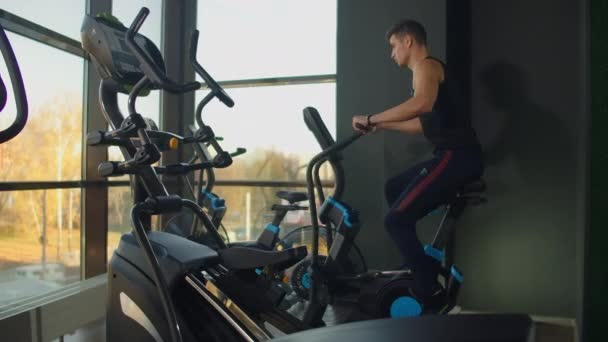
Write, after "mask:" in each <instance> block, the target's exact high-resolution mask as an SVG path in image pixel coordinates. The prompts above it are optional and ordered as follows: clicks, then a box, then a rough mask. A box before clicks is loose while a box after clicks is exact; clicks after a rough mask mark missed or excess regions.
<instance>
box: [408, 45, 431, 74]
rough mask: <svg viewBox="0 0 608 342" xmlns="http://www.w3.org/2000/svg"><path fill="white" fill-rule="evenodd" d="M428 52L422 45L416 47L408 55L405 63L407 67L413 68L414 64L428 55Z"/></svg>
mask: <svg viewBox="0 0 608 342" xmlns="http://www.w3.org/2000/svg"><path fill="white" fill-rule="evenodd" d="M428 55H429V53H428V51H427V49H426V47H422V48H420V49H416V50H414V51H412V55H411V56H410V60H409V62H408V63H407V67H408V69H410V70H412V71H413V70H414V68H415V67H416V65H418V63H419V62H420V61H421V60H423V59H425V58H426V57H428Z"/></svg>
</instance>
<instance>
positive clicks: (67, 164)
mask: <svg viewBox="0 0 608 342" xmlns="http://www.w3.org/2000/svg"><path fill="white" fill-rule="evenodd" d="M8 36H9V39H10V41H11V44H12V45H13V49H14V50H15V55H16V57H17V60H18V63H19V67H20V69H21V73H22V75H23V81H24V84H25V91H26V94H27V100H28V103H29V115H30V116H29V119H28V122H27V125H26V126H25V128H24V130H23V131H22V132H21V133H20V134H19V135H18V136H17V137H16V138H15V139H12V140H11V141H9V142H7V143H5V144H2V145H0V180H1V181H42V180H46V181H50V180H52V181H60V180H77V179H80V177H81V171H80V168H81V149H82V98H83V97H82V82H83V79H82V77H83V60H82V58H79V57H75V56H73V55H70V54H67V53H65V52H62V51H60V50H57V49H54V48H51V47H48V46H46V45H43V44H40V43H37V42H34V41H32V40H29V39H27V38H23V37H20V36H17V35H15V34H11V33H8ZM40 56H44V62H41V60H40ZM49 66H52V67H49ZM0 70H1V71H0V72H1V73H2V78H3V79H4V80H7V81H6V82H5V83H6V85H7V87H8V88H9V89H8V92H9V99H8V102H7V106H6V108H5V109H4V111H3V112H2V115H0V129H4V128H6V127H8V125H10V123H11V122H12V120H13V119H14V117H15V113H16V107H15V101H14V99H13V91H12V87H11V84H10V82H9V81H8V79H9V76H8V73H7V71H6V66H5V65H4V64H2V65H1V66H0Z"/></svg>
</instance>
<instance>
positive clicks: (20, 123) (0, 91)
mask: <svg viewBox="0 0 608 342" xmlns="http://www.w3.org/2000/svg"><path fill="white" fill-rule="evenodd" d="M0 51H1V52H2V57H3V58H4V62H5V64H6V68H7V70H8V74H9V76H10V78H11V85H12V88H13V93H14V95H15V104H16V106H17V114H16V115H15V119H14V120H13V122H12V123H11V124H10V125H9V126H8V127H7V128H5V129H4V130H2V131H0V144H2V143H5V142H7V141H9V140H11V139H13V138H14V137H16V136H17V134H19V133H20V132H21V131H22V130H23V128H24V127H25V124H26V123H27V118H28V104H27V96H26V93H25V87H24V86H23V78H22V77H21V70H20V69H19V64H18V63H17V59H16V58H15V53H14V52H13V47H12V46H11V43H10V41H9V40H8V37H7V36H6V32H5V31H4V27H2V25H0ZM7 98H8V92H7V89H6V84H4V80H3V79H2V77H0V112H1V111H3V110H4V107H5V106H6V101H7Z"/></svg>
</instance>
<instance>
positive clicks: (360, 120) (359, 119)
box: [352, 115, 376, 133]
mask: <svg viewBox="0 0 608 342" xmlns="http://www.w3.org/2000/svg"><path fill="white" fill-rule="evenodd" d="M357 124H359V125H361V126H363V127H365V128H363V129H361V128H359V127H357V126H358V125H357ZM352 125H353V129H354V130H355V131H356V132H361V133H373V132H375V131H376V126H368V125H367V115H355V116H353V123H352Z"/></svg>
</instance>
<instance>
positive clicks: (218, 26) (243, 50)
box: [197, 0, 337, 80]
mask: <svg viewBox="0 0 608 342" xmlns="http://www.w3.org/2000/svg"><path fill="white" fill-rule="evenodd" d="M336 8H337V6H336V1H335V0H333V1H332V0H309V1H296V0H257V1H250V0H199V1H198V11H197V16H198V25H197V27H198V30H199V31H200V37H199V49H198V57H199V61H200V62H201V64H202V65H203V66H204V67H205V68H207V71H209V73H210V74H211V75H212V76H213V77H215V78H217V79H218V80H235V79H249V78H263V77H278V76H298V75H314V74H335V73H336V15H337V14H336Z"/></svg>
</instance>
